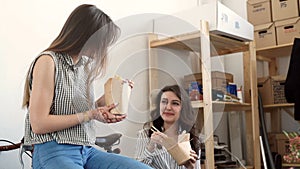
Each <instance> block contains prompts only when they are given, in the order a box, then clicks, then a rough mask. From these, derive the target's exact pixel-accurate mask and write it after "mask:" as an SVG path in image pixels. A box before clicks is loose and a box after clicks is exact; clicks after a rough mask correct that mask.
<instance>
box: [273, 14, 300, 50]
mask: <svg viewBox="0 0 300 169" xmlns="http://www.w3.org/2000/svg"><path fill="white" fill-rule="evenodd" d="M299 20H300V17H296V18H291V19H287V20H283V21H277V22H275V29H276V36H277V44H278V45H282V44H287V43H293V42H294V38H295V37H300V22H299Z"/></svg>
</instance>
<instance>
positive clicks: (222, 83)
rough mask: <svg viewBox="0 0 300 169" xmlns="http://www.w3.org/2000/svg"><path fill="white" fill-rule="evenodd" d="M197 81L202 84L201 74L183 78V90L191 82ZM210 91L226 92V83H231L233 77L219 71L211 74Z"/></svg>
mask: <svg viewBox="0 0 300 169" xmlns="http://www.w3.org/2000/svg"><path fill="white" fill-rule="evenodd" d="M194 81H197V82H198V83H199V84H202V73H195V74H191V75H186V76H184V84H185V88H186V89H187V88H188V87H189V84H190V83H191V82H194ZM211 83H212V89H216V90H221V91H224V92H226V86H227V84H228V83H233V75H232V74H230V73H224V72H220V71H212V72H211Z"/></svg>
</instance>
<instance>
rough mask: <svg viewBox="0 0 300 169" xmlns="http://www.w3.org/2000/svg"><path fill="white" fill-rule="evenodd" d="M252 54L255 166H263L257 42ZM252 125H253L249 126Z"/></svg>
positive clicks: (251, 47) (250, 46)
mask: <svg viewBox="0 0 300 169" xmlns="http://www.w3.org/2000/svg"><path fill="white" fill-rule="evenodd" d="M249 54H250V55H249V56H250V82H251V85H250V88H251V103H252V104H251V105H252V114H251V115H252V136H253V154H254V165H253V166H254V168H261V161H260V160H261V159H260V157H261V156H260V142H259V113H258V93H257V91H258V89H257V72H256V71H257V68H256V51H255V43H254V42H250V44H249ZM247 127H251V126H247Z"/></svg>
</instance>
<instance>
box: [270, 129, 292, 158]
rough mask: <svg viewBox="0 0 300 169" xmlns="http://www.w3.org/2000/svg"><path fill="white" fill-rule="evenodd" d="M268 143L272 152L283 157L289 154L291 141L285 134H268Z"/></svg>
mask: <svg viewBox="0 0 300 169" xmlns="http://www.w3.org/2000/svg"><path fill="white" fill-rule="evenodd" d="M268 141H269V145H270V149H271V151H272V152H277V153H278V154H280V155H282V156H283V155H285V154H288V153H289V139H288V138H287V137H286V135H284V134H283V133H268Z"/></svg>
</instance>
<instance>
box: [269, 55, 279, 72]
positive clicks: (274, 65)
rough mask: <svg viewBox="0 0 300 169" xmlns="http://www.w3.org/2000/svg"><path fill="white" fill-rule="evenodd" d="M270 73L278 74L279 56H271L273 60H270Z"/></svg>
mask: <svg viewBox="0 0 300 169" xmlns="http://www.w3.org/2000/svg"><path fill="white" fill-rule="evenodd" d="M269 75H270V76H276V75H278V68H277V58H271V62H269Z"/></svg>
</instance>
